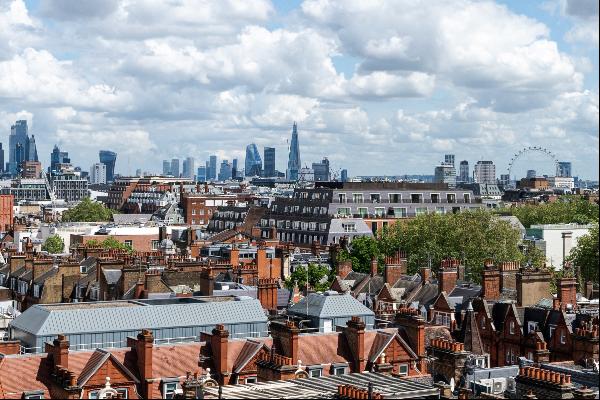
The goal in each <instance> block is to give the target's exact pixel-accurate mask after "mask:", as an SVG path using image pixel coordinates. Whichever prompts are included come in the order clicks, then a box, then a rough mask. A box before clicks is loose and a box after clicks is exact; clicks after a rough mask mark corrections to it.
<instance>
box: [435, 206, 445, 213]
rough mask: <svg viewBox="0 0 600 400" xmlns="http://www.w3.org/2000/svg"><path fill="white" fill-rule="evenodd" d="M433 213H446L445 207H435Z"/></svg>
mask: <svg viewBox="0 0 600 400" xmlns="http://www.w3.org/2000/svg"><path fill="white" fill-rule="evenodd" d="M435 213H436V214H446V209H445V208H444V207H436V208H435Z"/></svg>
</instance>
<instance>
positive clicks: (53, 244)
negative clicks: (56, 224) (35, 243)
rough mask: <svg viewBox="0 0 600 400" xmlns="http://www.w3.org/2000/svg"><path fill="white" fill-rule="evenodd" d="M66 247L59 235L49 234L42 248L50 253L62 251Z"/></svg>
mask: <svg viewBox="0 0 600 400" xmlns="http://www.w3.org/2000/svg"><path fill="white" fill-rule="evenodd" d="M64 249H65V242H64V241H63V240H62V238H61V237H60V236H58V235H52V236H49V237H48V238H47V239H46V240H45V241H44V244H42V250H43V251H47V252H48V253H50V254H57V253H62V252H63V250H64Z"/></svg>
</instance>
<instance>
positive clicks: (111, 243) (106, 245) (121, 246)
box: [86, 236, 133, 253]
mask: <svg viewBox="0 0 600 400" xmlns="http://www.w3.org/2000/svg"><path fill="white" fill-rule="evenodd" d="M86 243H87V245H88V246H102V248H103V249H105V250H110V249H117V250H125V251H128V252H130V253H131V252H132V251H133V249H132V248H131V246H129V245H128V244H125V243H121V242H119V241H118V240H117V239H115V238H114V237H112V236H108V237H107V238H106V239H104V240H103V241H101V242H100V241H98V240H96V239H92V240H88V241H87V242H86Z"/></svg>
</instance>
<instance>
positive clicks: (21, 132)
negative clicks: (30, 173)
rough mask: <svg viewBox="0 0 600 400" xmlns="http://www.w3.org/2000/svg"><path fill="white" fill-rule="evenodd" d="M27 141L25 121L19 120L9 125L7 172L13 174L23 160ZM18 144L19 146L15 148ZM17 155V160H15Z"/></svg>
mask: <svg viewBox="0 0 600 400" xmlns="http://www.w3.org/2000/svg"><path fill="white" fill-rule="evenodd" d="M28 141H29V136H28V129H27V121H25V120H19V121H17V122H15V124H14V125H12V126H11V127H10V136H9V138H8V172H10V174H11V175H13V176H15V175H16V174H17V166H18V165H19V164H20V162H21V161H23V160H25V148H26V147H27V142H28ZM18 146H20V147H19V148H17V147H18ZM17 157H18V158H19V160H18V161H17Z"/></svg>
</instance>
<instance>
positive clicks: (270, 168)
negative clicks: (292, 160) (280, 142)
mask: <svg viewBox="0 0 600 400" xmlns="http://www.w3.org/2000/svg"><path fill="white" fill-rule="evenodd" d="M264 155H265V169H264V171H263V175H264V176H266V177H268V178H270V177H272V176H275V148H274V147H265V151H264Z"/></svg>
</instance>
